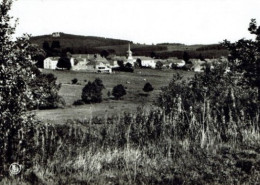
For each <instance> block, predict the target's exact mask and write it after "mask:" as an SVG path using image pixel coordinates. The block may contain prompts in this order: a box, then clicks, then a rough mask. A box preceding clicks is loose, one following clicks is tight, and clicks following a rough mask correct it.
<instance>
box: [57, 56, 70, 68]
mask: <svg viewBox="0 0 260 185" xmlns="http://www.w3.org/2000/svg"><path fill="white" fill-rule="evenodd" d="M70 58H71V54H70V53H69V52H67V53H65V52H63V53H62V55H61V57H60V59H59V60H58V63H57V67H58V68H62V69H67V70H70V69H71V62H70Z"/></svg>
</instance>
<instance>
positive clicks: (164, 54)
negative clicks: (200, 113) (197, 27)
mask: <svg viewBox="0 0 260 185" xmlns="http://www.w3.org/2000/svg"><path fill="white" fill-rule="evenodd" d="M31 42H32V43H34V44H37V45H38V46H39V47H41V48H43V49H44V50H45V51H46V53H47V55H48V56H56V55H60V54H61V52H62V51H70V52H71V53H80V54H83V53H101V52H102V51H104V50H105V51H107V52H108V53H114V54H116V55H125V53H126V50H127V49H128V44H129V43H131V50H132V51H133V55H136V56H137V55H138V56H140V55H144V56H153V57H157V58H168V57H178V58H182V56H183V53H184V52H187V53H188V54H189V55H190V57H192V58H198V57H199V56H201V55H202V56H203V57H205V58H217V57H220V56H227V55H228V52H227V50H226V49H225V48H223V47H221V46H220V44H213V45H185V44H179V43H160V44H156V45H146V44H136V43H133V42H132V41H129V40H120V39H111V38H104V37H94V36H80V35H72V34H66V33H53V34H50V35H42V36H35V37H31Z"/></svg>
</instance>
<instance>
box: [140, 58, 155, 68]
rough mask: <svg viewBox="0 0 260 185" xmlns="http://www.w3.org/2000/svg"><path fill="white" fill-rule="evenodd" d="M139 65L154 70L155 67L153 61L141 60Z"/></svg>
mask: <svg viewBox="0 0 260 185" xmlns="http://www.w3.org/2000/svg"><path fill="white" fill-rule="evenodd" d="M141 64H142V66H143V67H151V68H155V67H156V62H155V61H154V60H145V59H144V60H141Z"/></svg>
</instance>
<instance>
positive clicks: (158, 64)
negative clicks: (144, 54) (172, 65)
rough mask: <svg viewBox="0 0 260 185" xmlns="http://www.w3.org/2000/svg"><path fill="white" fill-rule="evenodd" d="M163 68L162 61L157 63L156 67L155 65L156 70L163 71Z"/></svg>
mask: <svg viewBox="0 0 260 185" xmlns="http://www.w3.org/2000/svg"><path fill="white" fill-rule="evenodd" d="M162 67H163V63H162V62H161V61H157V62H156V65H155V68H156V69H162Z"/></svg>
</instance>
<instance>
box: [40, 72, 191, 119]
mask: <svg viewBox="0 0 260 185" xmlns="http://www.w3.org/2000/svg"><path fill="white" fill-rule="evenodd" d="M43 73H53V74H54V75H55V76H56V77H57V83H61V84H62V86H61V89H60V91H59V95H61V96H62V97H63V98H64V100H65V102H66V106H65V107H64V108H59V109H50V110H36V111H35V113H36V115H37V117H38V118H39V119H40V120H43V121H44V120H45V121H48V122H56V123H59V122H64V121H66V120H67V119H86V118H88V117H91V116H100V117H102V116H103V115H104V114H106V115H114V114H115V115H117V114H121V113H123V112H125V111H126V112H135V111H136V108H137V107H138V106H145V107H146V108H147V109H150V107H153V106H154V101H155V100H156V98H157V96H158V95H159V93H160V91H161V88H162V87H163V86H166V85H168V84H169V82H170V81H171V79H172V76H173V74H176V73H180V74H182V75H184V76H185V77H186V78H190V77H192V76H193V75H194V73H193V72H188V71H176V70H163V71H162V70H155V69H136V70H135V71H134V73H127V72H116V73H113V74H97V73H88V72H75V71H57V70H46V69H44V70H43ZM74 78H76V79H78V82H77V84H72V82H71V80H72V79H74ZM96 78H100V79H101V80H102V81H103V84H104V86H105V89H104V90H103V91H102V94H103V102H102V103H100V104H86V105H81V106H73V102H74V101H76V100H78V99H81V93H82V88H83V87H84V86H85V84H87V82H88V81H94V80H95V79H96ZM147 82H150V83H151V84H152V86H153V88H154V90H153V91H152V92H149V93H145V92H144V91H143V90H142V89H143V87H144V85H145V83H147ZM118 84H122V85H124V86H125V87H126V91H127V94H126V95H125V96H123V97H122V99H121V100H113V99H112V98H111V97H108V95H107V93H108V91H110V93H112V89H113V87H114V86H116V85H118ZM145 94H148V96H145Z"/></svg>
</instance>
